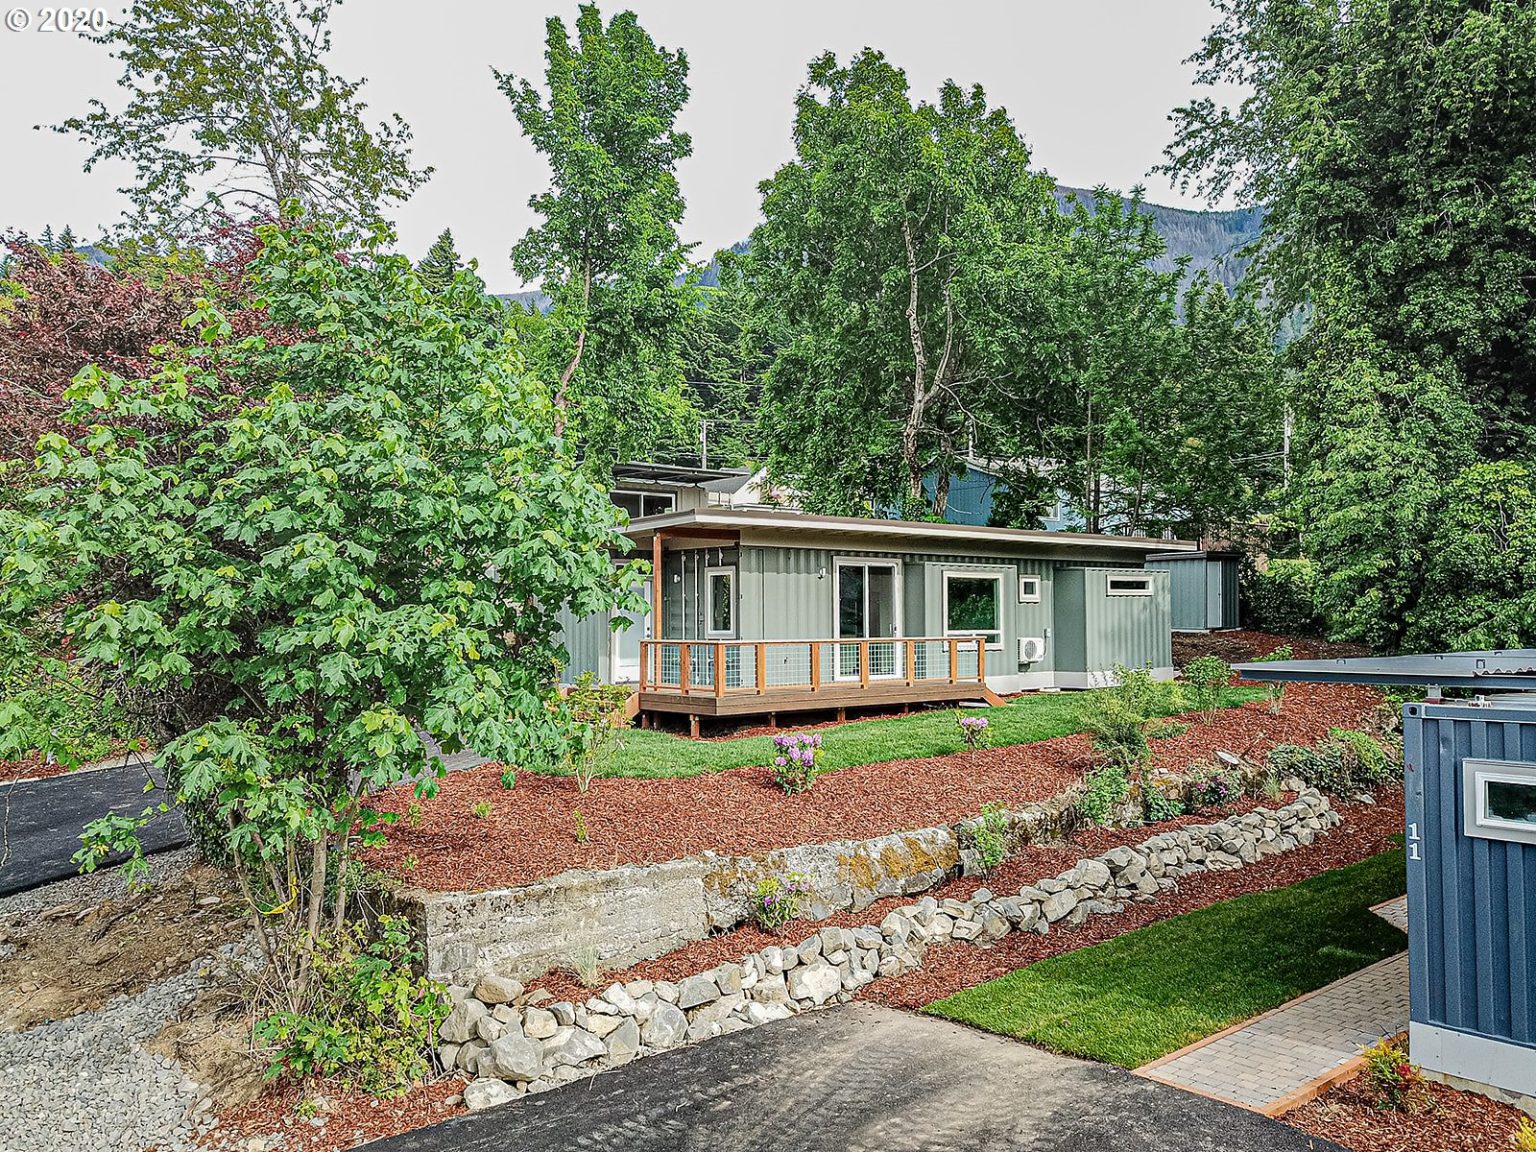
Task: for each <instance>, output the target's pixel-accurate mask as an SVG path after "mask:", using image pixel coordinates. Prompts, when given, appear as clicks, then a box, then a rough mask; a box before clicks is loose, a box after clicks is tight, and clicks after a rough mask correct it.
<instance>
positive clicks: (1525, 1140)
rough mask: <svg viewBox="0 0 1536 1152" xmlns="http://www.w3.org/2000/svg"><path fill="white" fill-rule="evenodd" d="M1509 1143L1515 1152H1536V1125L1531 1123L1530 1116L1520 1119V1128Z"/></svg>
mask: <svg viewBox="0 0 1536 1152" xmlns="http://www.w3.org/2000/svg"><path fill="white" fill-rule="evenodd" d="M1509 1142H1510V1144H1511V1145H1513V1147H1514V1149H1515V1152H1536V1124H1533V1123H1531V1118H1530V1117H1529V1116H1522V1117H1520V1127H1518V1128H1516V1129H1515V1131H1514V1135H1512V1136H1511V1137H1510V1138H1509Z"/></svg>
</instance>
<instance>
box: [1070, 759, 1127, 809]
mask: <svg viewBox="0 0 1536 1152" xmlns="http://www.w3.org/2000/svg"><path fill="white" fill-rule="evenodd" d="M1130 796H1131V780H1130V777H1129V776H1128V775H1127V774H1126V770H1125V765H1124V764H1120V763H1117V762H1113V761H1112V762H1110V763H1108V764H1105V765H1104V766H1103V767H1101V768H1097V769H1095V770H1094V771H1092V772H1090V773H1089V774H1088V778H1087V779H1086V780H1085V781H1084V789H1083V798H1082V799H1081V800H1080V801H1078V810H1079V811H1081V812H1082V814H1083V818H1084V819H1085V820H1087V821H1088V822H1089V823H1090V824H1100V825H1108V824H1111V823H1113V821H1114V818H1115V815H1116V813H1117V812H1118V811H1119V809H1120V807H1121V806H1122V805H1123V804H1124V803H1125V802H1126V801H1127V800H1129V799H1130Z"/></svg>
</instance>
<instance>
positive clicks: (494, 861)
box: [369, 684, 1380, 891]
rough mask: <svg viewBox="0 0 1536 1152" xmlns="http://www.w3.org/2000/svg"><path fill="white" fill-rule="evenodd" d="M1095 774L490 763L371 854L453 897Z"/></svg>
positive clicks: (1011, 796)
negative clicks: (581, 774)
mask: <svg viewBox="0 0 1536 1152" xmlns="http://www.w3.org/2000/svg"><path fill="white" fill-rule="evenodd" d="M1379 699H1380V697H1379V696H1377V695H1376V693H1374V692H1373V691H1371V690H1369V689H1363V688H1352V687H1345V686H1339V685H1311V684H1298V685H1294V686H1292V687H1291V688H1290V689H1288V690H1287V692H1286V697H1285V707H1284V709H1283V710H1282V712H1281V714H1280V715H1278V716H1275V715H1271V714H1270V713H1269V710H1268V707H1267V705H1265V704H1263V703H1262V702H1254V703H1251V704H1248V705H1245V706H1243V707H1241V708H1233V709H1227V710H1224V711H1222V712H1220V713H1218V714H1217V716H1216V719H1215V720H1214V721H1213V722H1211V723H1205V722H1203V721H1200V720H1198V718H1197V717H1194V716H1186V717H1184V719H1185V720H1186V721H1188V722H1190V727H1189V730H1188V731H1187V732H1185V733H1183V734H1182V735H1178V736H1171V737H1168V738H1166V739H1161V740H1157V741H1155V742H1154V743H1155V747H1156V752H1155V758H1156V762H1157V763H1158V764H1159V765H1162V766H1167V767H1173V768H1183V767H1185V766H1187V765H1189V764H1192V763H1194V762H1196V761H1198V760H1201V759H1205V758H1207V757H1209V756H1210V755H1211V754H1212V753H1213V752H1215V751H1216V750H1217V749H1226V750H1229V751H1232V752H1236V753H1238V754H1240V755H1260V754H1262V753H1263V752H1264V751H1266V750H1267V749H1268V748H1269V747H1271V746H1273V745H1274V744H1279V743H1286V742H1290V743H1298V744H1311V743H1314V742H1316V741H1318V740H1321V739H1322V738H1324V737H1325V736H1326V735H1327V734H1328V730H1329V729H1330V728H1333V727H1338V726H1346V727H1347V726H1353V725H1356V724H1358V723H1359V722H1360V721H1361V719H1362V717H1363V716H1365V715H1366V714H1368V713H1369V712H1371V711H1372V710H1373V709H1374V708H1375V707H1376V706H1377V703H1378V701H1379ZM1092 764H1093V755H1092V751H1091V746H1090V742H1089V738H1088V737H1087V736H1085V735H1076V736H1064V737H1059V738H1056V739H1053V740H1044V741H1040V742H1038V743H1034V744H1018V745H1012V746H1008V747H1002V748H990V749H984V750H981V751H978V752H975V753H970V752H963V753H958V754H955V755H951V756H935V757H930V758H927V759H920V760H893V761H887V762H885V763H881V764H866V765H862V766H860V767H853V768H843V769H840V770H838V771H836V772H829V773H827V774H826V775H825V776H822V777H820V778H819V779H818V780H817V783H816V786H815V788H813V789H812V790H811V791H809V792H804V793H801V794H799V795H794V796H788V795H785V794H784V793H783V792H782V791H780V789H779V788H778V787H777V785H775V783H774V781H773V776H772V773H771V772H770V771H769V770H768V768H767V767H766V766H765V767H761V768H757V767H753V768H742V769H736V770H732V771H727V772H717V773H707V774H704V775H700V776H693V777H688V778H685V779H668V780H637V779H631V778H614V779H607V780H599V781H598V782H597V783H596V784H595V785H594V786H593V788H592V790H591V791H590V792H588V793H587V794H586V795H582V794H581V793H579V792H578V791H577V789H576V784H575V781H574V780H572V779H571V778H570V777H557V776H538V775H534V774H533V773H522V774H520V775H519V776H518V780H517V786H516V787H515V788H513V789H511V790H508V789H505V788H503V787H502V786H501V783H500V779H499V777H500V769H499V767H498V766H496V765H488V766H486V767H482V768H476V769H473V770H471V771H467V772H456V773H454V774H452V775H450V776H449V777H447V778H446V779H445V780H443V781H442V787H441V791H440V792H439V794H438V796H437V798H436V799H434V800H432V801H428V802H425V803H423V804H422V805H421V809H420V820H419V821H418V822H414V823H413V822H412V821H410V820H401V821H400V822H399V823H397V824H395V825H394V826H392V827H391V828H390V829H389V831H388V843H387V844H386V845H384V846H383V847H381V848H378V849H375V850H374V851H372V852H371V853H370V854H369V862H370V863H371V864H372V865H374V866H375V867H379V868H383V869H386V870H388V871H391V872H394V873H395V874H396V875H398V876H400V877H401V878H402V879H404V880H405V881H406V882H407V883H410V884H414V885H418V886H420V887H422V888H426V889H429V890H433V891H453V890H466V889H468V890H478V889H486V888H495V887H502V886H510V885H517V884H525V883H528V882H530V881H533V880H537V879H540V878H542V877H547V876H552V875H555V874H556V873H558V872H562V871H565V870H566V869H569V868H609V867H614V866H616V865H619V864H648V863H657V862H661V861H666V860H676V859H680V858H682V857H685V856H692V855H697V854H699V853H701V852H706V851H715V852H726V853H733V854H744V855H745V854H751V853H758V852H766V851H769V850H771V849H774V848H788V847H793V846H795V845H799V844H814V843H821V842H825V841H829V840H843V839H862V838H866V837H870V836H882V835H885V834H887V833H891V832H900V831H906V830H910V829H916V828H927V827H932V826H934V825H937V824H944V823H953V822H955V821H957V820H960V819H963V818H964V817H966V816H972V815H975V814H976V813H977V812H978V811H980V809H981V806H982V804H983V803H985V802H987V801H993V800H996V801H1001V802H1003V803H1005V804H1009V805H1013V806H1019V805H1023V804H1028V803H1031V802H1035V801H1040V800H1045V799H1048V798H1049V797H1051V796H1054V795H1057V794H1059V793H1060V792H1062V791H1063V790H1065V789H1066V788H1067V787H1069V786H1070V785H1072V784H1074V783H1076V782H1077V781H1078V780H1079V779H1080V778H1081V777H1082V776H1083V774H1084V773H1085V772H1086V771H1087V770H1088V769H1089V768H1090V767H1091V766H1092ZM480 801H486V802H488V803H489V804H490V807H491V813H490V815H488V816H485V817H476V816H474V815H473V814H472V812H471V807H472V806H473V805H475V804H476V803H478V802H480ZM410 804H411V795H410V792H409V790H407V789H395V790H392V791H391V792H389V793H385V794H383V795H382V796H381V797H380V798H379V806H380V807H381V808H383V809H389V810H393V811H396V812H400V813H405V812H406V811H407V810H408V808H409V807H410ZM577 809H579V810H580V811H581V814H582V818H583V820H584V821H585V824H586V827H587V829H588V835H589V840H588V842H587V843H584V844H581V843H577V842H576V838H575V835H574V831H573V826H574V817H573V813H574V811H575V810H577ZM407 858H414V867H406V861H407Z"/></svg>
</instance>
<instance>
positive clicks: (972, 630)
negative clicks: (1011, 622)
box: [944, 572, 1003, 648]
mask: <svg viewBox="0 0 1536 1152" xmlns="http://www.w3.org/2000/svg"><path fill="white" fill-rule="evenodd" d="M944 635H946V636H985V637H986V638H987V647H988V648H1001V647H1002V646H1003V575H1002V573H1001V572H993V573H983V572H946V573H944Z"/></svg>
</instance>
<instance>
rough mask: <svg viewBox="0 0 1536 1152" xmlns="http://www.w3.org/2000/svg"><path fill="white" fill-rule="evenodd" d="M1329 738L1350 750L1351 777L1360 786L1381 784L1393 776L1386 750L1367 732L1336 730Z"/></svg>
mask: <svg viewBox="0 0 1536 1152" xmlns="http://www.w3.org/2000/svg"><path fill="white" fill-rule="evenodd" d="M1329 736H1330V737H1332V738H1333V739H1334V740H1337V741H1340V742H1341V743H1343V744H1344V745H1345V747H1346V748H1348V749H1349V754H1348V757H1347V758H1348V759H1349V761H1350V765H1349V767H1350V776H1351V779H1352V780H1353V782H1355V783H1358V784H1379V783H1381V782H1382V781H1383V780H1385V779H1386V778H1387V777H1388V776H1389V775H1390V774H1391V764H1390V763H1389V762H1388V760H1387V752H1386V749H1385V748H1383V747H1382V746H1381V744H1379V743H1378V742H1377V741H1376V739H1375V738H1374V737H1373V736H1371V735H1369V734H1368V733H1365V732H1353V731H1350V730H1349V729H1344V728H1335V729H1333V730H1332V731H1331V732H1330V733H1329Z"/></svg>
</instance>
